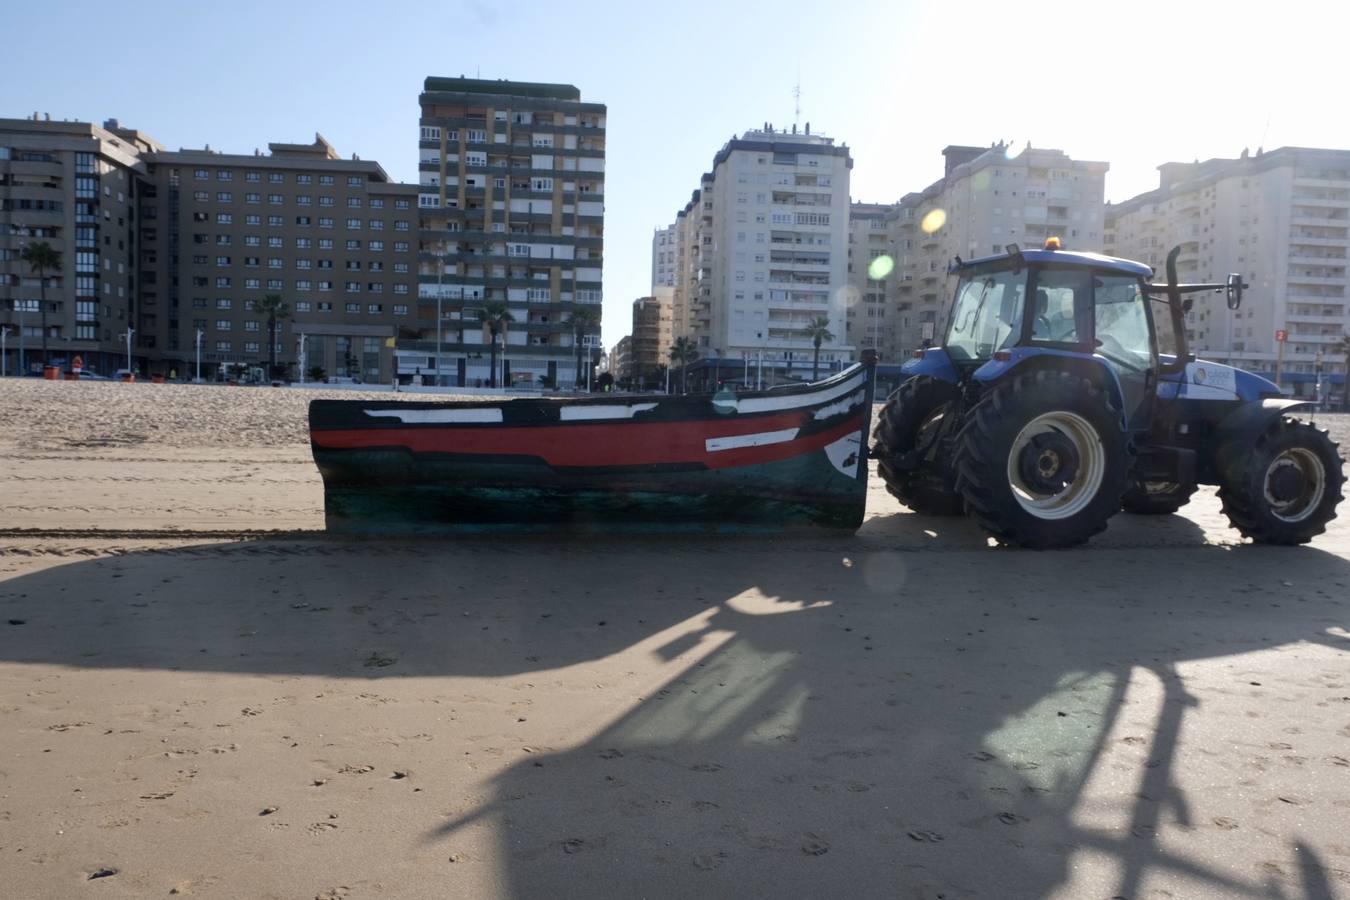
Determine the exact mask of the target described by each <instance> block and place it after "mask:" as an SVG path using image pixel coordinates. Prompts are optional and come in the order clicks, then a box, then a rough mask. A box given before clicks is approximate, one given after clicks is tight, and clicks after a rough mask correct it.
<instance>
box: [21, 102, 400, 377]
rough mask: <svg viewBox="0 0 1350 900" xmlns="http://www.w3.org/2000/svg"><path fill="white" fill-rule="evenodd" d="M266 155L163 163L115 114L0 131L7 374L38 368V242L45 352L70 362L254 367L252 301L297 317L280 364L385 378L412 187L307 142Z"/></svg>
mask: <svg viewBox="0 0 1350 900" xmlns="http://www.w3.org/2000/svg"><path fill="white" fill-rule="evenodd" d="M268 149H269V151H270V152H269V153H267V154H263V153H261V152H255V153H254V154H224V153H218V152H215V151H212V150H211V149H209V148H206V149H202V150H178V151H166V150H165V149H164V148H163V147H162V146H161V145H160V144H158V143H157V142H156V141H154V140H153V139H151V138H149V137H147V136H146V135H145V134H143V133H141V132H138V131H134V130H132V129H126V128H123V127H121V126H120V125H119V124H118V123H117V122H116V121H115V120H109V121H107V122H105V123H104V125H103V126H102V127H100V126H96V125H92V124H89V123H84V122H53V121H50V120H49V119H46V118H35V119H0V329H7V330H8V331H9V333H8V334H6V336H5V351H6V352H5V357H6V359H5V371H7V372H10V373H13V372H16V371H18V369H19V366H20V360H19V356H20V345H22V355H23V363H22V366H23V368H24V369H25V370H29V371H31V370H33V369H34V368H36V367H40V366H41V362H42V360H41V351H40V346H41V343H42V325H41V309H40V302H39V301H40V298H41V286H40V284H39V281H38V279H37V278H36V277H35V276H33V275H32V274H31V273H30V272H29V267H28V266H27V265H26V264H24V263H23V262H22V261H21V259H20V254H21V252H22V249H23V247H24V246H25V245H26V244H28V243H29V242H32V241H46V242H47V243H49V244H51V246H52V247H53V248H54V249H56V250H58V251H60V252H61V254H62V266H61V270H60V271H59V272H54V273H51V274H50V275H49V277H48V279H47V344H48V355H49V358H50V359H51V360H52V361H53V362H55V363H57V364H60V365H68V364H69V362H70V360H71V359H72V358H73V357H74V356H76V355H80V356H82V357H83V360H84V363H85V366H86V368H89V369H92V370H93V371H96V372H101V373H105V374H106V373H109V372H112V371H114V370H115V369H117V368H121V367H124V366H126V365H127V346H126V344H127V330H128V327H130V329H131V332H132V334H131V337H132V341H131V344H132V347H131V351H132V353H131V355H132V357H133V362H132V367H134V368H138V369H141V370H142V371H143V372H144V371H154V372H165V373H168V372H171V371H173V370H177V371H178V373H179V374H180V375H187V374H189V373H190V372H192V371H193V368H194V367H195V363H196V353H197V339H198V337H197V336H198V333H199V332H200V335H201V362H202V374H203V376H204V377H207V378H211V377H215V376H216V375H217V373H219V372H221V371H222V370H223V367H226V366H229V365H232V364H241V365H244V366H248V367H251V368H252V367H259V366H265V365H266V363H267V361H268V347H267V341H268V338H267V322H266V320H265V318H264V317H262V316H261V315H259V314H258V312H257V310H256V309H255V308H254V304H255V303H256V302H257V301H259V300H260V299H262V298H263V297H265V296H266V295H268V294H278V295H280V296H281V297H282V298H283V300H284V302H285V303H286V304H287V305H288V307H289V309H290V312H291V316H290V318H289V319H288V320H286V321H284V322H283V323H282V325H281V327H280V329H279V332H278V339H277V345H278V346H277V354H276V358H277V360H278V362H281V363H290V364H294V368H298V363H299V354H300V343H301V342H300V336H301V335H304V345H305V367H306V368H312V367H319V368H322V369H324V371H325V373H326V374H328V375H350V376H353V377H356V378H360V379H361V380H363V381H366V382H388V381H390V380H391V379H392V377H393V373H394V359H395V357H394V349H393V345H394V341H395V340H396V339H398V338H399V337H400V336H402V337H405V338H416V337H418V336H419V335H420V334H421V333H422V328H421V326H419V323H418V322H417V306H416V302H417V301H416V290H415V288H414V285H415V284H416V263H415V259H416V246H417V234H416V231H417V217H416V209H415V204H416V197H417V187H416V186H415V185H403V184H396V183H392V182H391V181H390V180H389V177H388V175H387V174H386V173H385V171H384V169H382V168H381V167H380V166H379V164H377V163H375V162H370V161H363V160H360V159H356V158H355V157H353V158H352V159H342V158H340V157H339V156H338V154H337V153H336V151H334V149H333V148H332V147H331V146H330V145H329V144H328V143H327V142H326V141H324V140H323V138H322V137H318V136H316V139H315V141H314V143H313V144H271V145H269V148H268Z"/></svg>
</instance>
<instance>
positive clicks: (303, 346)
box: [298, 331, 398, 384]
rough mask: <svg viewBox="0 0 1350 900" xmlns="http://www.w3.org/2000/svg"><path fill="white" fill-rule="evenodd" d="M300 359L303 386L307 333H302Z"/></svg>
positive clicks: (395, 375)
mask: <svg viewBox="0 0 1350 900" xmlns="http://www.w3.org/2000/svg"><path fill="white" fill-rule="evenodd" d="M298 358H299V360H300V383H301V384H304V383H305V363H306V362H307V360H306V358H305V333H304V332H303V331H302V332H300V353H299V354H298ZM394 379H395V380H397V379H398V373H397V372H395V373H394Z"/></svg>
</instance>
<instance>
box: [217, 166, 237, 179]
mask: <svg viewBox="0 0 1350 900" xmlns="http://www.w3.org/2000/svg"><path fill="white" fill-rule="evenodd" d="M216 180H217V181H233V180H234V173H233V172H231V171H230V170H229V169H216Z"/></svg>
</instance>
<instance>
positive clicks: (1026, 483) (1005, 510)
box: [956, 371, 1129, 550]
mask: <svg viewBox="0 0 1350 900" xmlns="http://www.w3.org/2000/svg"><path fill="white" fill-rule="evenodd" d="M1128 469H1129V443H1128V440H1127V438H1126V433H1125V430H1124V427H1123V425H1122V423H1121V416H1120V411H1119V410H1117V409H1116V408H1115V406H1114V405H1113V404H1112V403H1111V402H1110V399H1109V398H1108V397H1107V395H1106V394H1104V393H1102V391H1101V390H1099V389H1098V388H1097V386H1096V385H1094V384H1093V383H1092V382H1090V381H1087V380H1086V379H1083V378H1079V377H1077V376H1074V375H1070V374H1068V373H1065V372H1048V371H1041V372H1036V373H1033V374H1028V375H1021V376H1016V377H1014V378H1013V379H1012V380H1010V381H1006V382H1004V383H1003V384H1000V385H998V386H997V387H995V388H994V389H993V390H992V391H990V392H988V393H987V394H985V396H984V398H983V399H981V401H980V402H979V404H978V405H977V406H976V407H975V408H974V409H973V410H972V411H971V414H970V416H969V417H968V418H967V420H966V424H965V427H964V428H963V429H962V431H961V437H960V440H959V442H958V448H957V454H956V471H957V478H956V487H957V490H958V491H960V493H961V496H962V498H963V499H964V500H965V502H966V509H967V510H968V511H969V512H970V513H971V514H972V515H974V516H975V518H976V520H977V521H978V522H979V523H980V525H981V527H983V528H984V529H985V530H986V531H988V532H989V533H990V534H991V535H993V536H994V538H995V539H997V540H998V541H999V542H1000V543H1004V544H1017V545H1020V546H1023V547H1031V548H1034V549H1038V550H1040V549H1050V548H1055V547H1071V546H1073V545H1075V544H1081V543H1083V542H1084V541H1086V540H1087V539H1088V538H1090V537H1092V536H1093V535H1094V534H1097V533H1098V532H1100V531H1102V530H1103V529H1105V528H1106V523H1107V520H1108V519H1110V518H1111V516H1113V515H1115V514H1116V513H1117V512H1118V511H1119V510H1120V496H1121V494H1122V493H1124V490H1125V479H1126V473H1127V471H1128Z"/></svg>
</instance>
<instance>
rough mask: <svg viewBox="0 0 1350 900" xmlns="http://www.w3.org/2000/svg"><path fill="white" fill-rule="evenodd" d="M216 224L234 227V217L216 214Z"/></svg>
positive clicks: (226, 214) (227, 214)
mask: <svg viewBox="0 0 1350 900" xmlns="http://www.w3.org/2000/svg"><path fill="white" fill-rule="evenodd" d="M216 224H217V225H233V224H234V216H232V215H230V214H229V213H216Z"/></svg>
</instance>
